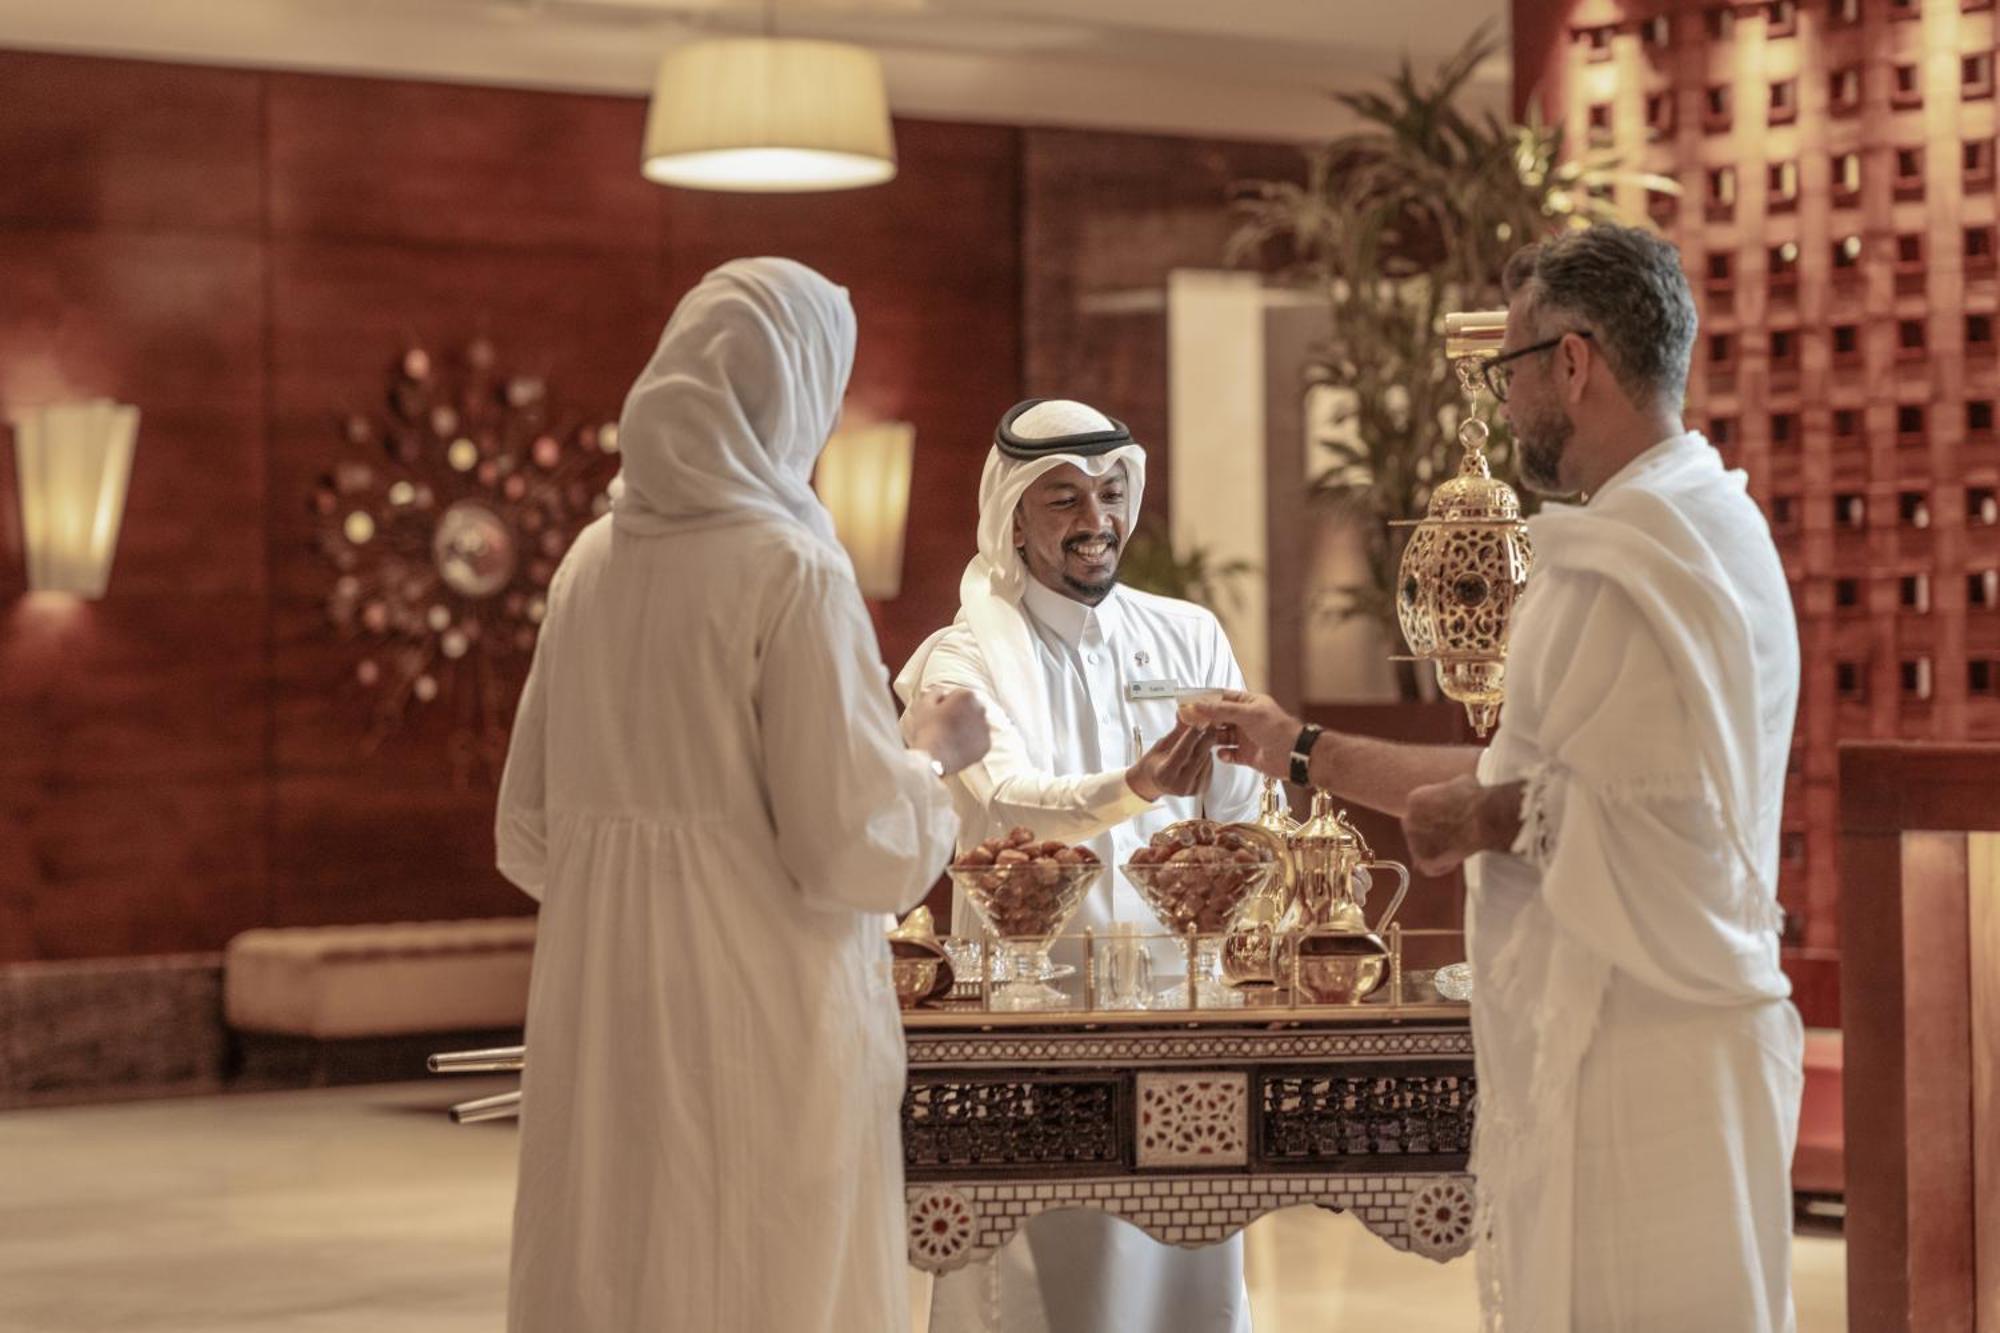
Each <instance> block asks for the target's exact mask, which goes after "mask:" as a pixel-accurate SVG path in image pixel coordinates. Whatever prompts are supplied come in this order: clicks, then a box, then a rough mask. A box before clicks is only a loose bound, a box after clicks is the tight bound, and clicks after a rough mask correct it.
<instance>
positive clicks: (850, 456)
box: [813, 421, 917, 601]
mask: <svg viewBox="0 0 2000 1333" xmlns="http://www.w3.org/2000/svg"><path fill="white" fill-rule="evenodd" d="M916 446H917V428H916V427H915V426H912V425H910V424H909V423H908V422H906V421H888V422H882V423H880V424H877V425H868V426H851V427H848V428H846V429H843V430H837V431H835V432H834V433H833V438H832V439H830V440H828V441H827V443H826V451H825V452H824V453H822V454H821V455H820V456H819V471H818V472H816V473H815V474H814V475H813V486H814V488H815V489H817V490H818V491H819V498H820V499H821V500H822V501H824V502H825V504H826V507H827V509H828V510H830V511H831V512H832V514H833V526H834V530H835V531H836V532H838V533H839V534H840V544H841V545H842V546H844V547H846V548H847V554H848V556H849V558H850V559H852V560H853V561H854V577H855V580H856V581H857V582H859V583H860V584H861V593H862V595H863V596H864V597H869V598H873V599H874V600H876V601H888V600H889V599H890V598H893V597H894V596H895V595H896V594H897V593H899V592H901V591H902V588H903V531H904V528H905V526H906V525H907V523H908V520H909V516H910V469H911V464H912V462H913V460H914V458H915V455H916Z"/></svg>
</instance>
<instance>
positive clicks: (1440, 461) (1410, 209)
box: [1228, 25, 1678, 699]
mask: <svg viewBox="0 0 2000 1333" xmlns="http://www.w3.org/2000/svg"><path fill="white" fill-rule="evenodd" d="M1499 49H1500V43H1499V42H1498V41H1497V40H1496V39H1495V38H1494V36H1493V33H1492V29H1491V27H1490V25H1488V26H1482V27H1481V28H1480V29H1478V30H1477V31H1475V32H1474V34H1473V35H1472V37H1471V39H1470V40H1469V41H1468V42H1467V43H1466V45H1465V46H1464V47H1463V48H1462V49H1461V50H1460V51H1459V52H1458V54H1456V55H1454V56H1452V57H1451V58H1450V59H1448V60H1447V61H1445V62H1444V63H1443V64H1442V65H1441V66H1439V67H1438V69H1437V70H1436V71H1435V72H1434V73H1433V74H1432V75H1431V76H1430V78H1429V79H1428V80H1425V79H1423V78H1421V77H1419V76H1418V75H1417V73H1416V72H1415V71H1414V69H1413V68H1412V67H1411V65H1410V62H1409V61H1408V59H1407V58H1406V59H1405V60H1404V61H1403V64H1402V67H1401V69H1400V70H1399V71H1398V73H1397V74H1396V75H1395V76H1394V77H1392V78H1391V79H1390V80H1389V82H1388V85H1387V87H1386V88H1385V89H1383V90H1381V91H1366V92H1356V93H1343V94H1339V95H1338V99H1339V101H1340V102H1341V103H1343V104H1344V105H1345V106H1347V107H1348V108H1349V109H1350V110H1352V111H1353V112H1354V113H1355V114H1356V115H1357V116H1358V117H1359V118H1360V120H1361V122H1362V128H1361V129H1358V130H1356V131H1354V132H1353V133H1350V134H1347V135H1343V136H1341V137H1340V138H1337V139H1335V140H1333V141H1332V142H1330V143H1327V144H1324V145H1321V146H1320V147H1318V148H1315V149H1313V150H1311V151H1310V152H1309V154H1308V167H1307V173H1306V178H1305V180H1304V182H1303V183H1299V182H1296V181H1262V180H1260V181H1244V182H1239V183H1238V184H1237V186H1236V187H1235V193H1236V199H1235V203H1234V209H1235V212H1236V215H1237V226H1236V229H1235V231H1234V232H1233V233H1232V235H1231V236H1230V239H1229V246H1228V258H1229V262H1231V263H1232V264H1242V263H1247V262H1253V261H1254V262H1257V263H1259V264H1261V265H1263V266H1265V267H1269V268H1273V269H1275V270H1276V271H1277V272H1278V273H1279V274H1281V275H1282V276H1283V277H1284V278H1286V279H1287V280H1290V281H1293V282H1297V283H1301V284H1305V285H1309V286H1311V287H1312V288H1313V289H1314V290H1316V291H1318V292H1320V293H1321V294H1322V295H1323V296H1324V297H1325V299H1326V302H1327V309H1328V314H1329V316H1330V320H1329V332H1328V334H1327V336H1326V339H1325V341H1324V342H1323V343H1322V344H1321V345H1320V346H1318V347H1317V348H1315V350H1314V357H1313V370H1312V376H1313V379H1314V380H1315V381H1316V382H1317V383H1318V384H1319V385H1321V386H1325V387H1326V388H1328V389H1331V390H1333V391H1334V395H1333V403H1334V409H1333V412H1332V414H1331V415H1332V420H1331V421H1330V423H1329V425H1330V429H1329V430H1328V431H1327V432H1326V434H1325V435H1324V436H1323V437H1322V439H1321V440H1320V445H1321V447H1322V450H1323V452H1324V456H1325V464H1326V466H1325V467H1324V469H1323V470H1321V471H1320V472H1319V474H1318V475H1317V477H1316V478H1315V480H1314V483H1313V489H1314V493H1315V496H1316V498H1317V499H1318V500H1319V501H1320V502H1321V503H1322V504H1323V505H1325V506H1327V507H1329V508H1331V509H1333V510H1336V511H1340V512H1345V513H1349V514H1355V515H1360V516H1363V517H1365V519H1367V520H1369V521H1368V522H1367V523H1366V524H1365V531H1366V533H1367V541H1368V578H1367V581H1366V582H1362V583H1354V584H1350V585H1347V586H1344V587H1340V588H1336V589H1331V590H1327V591H1328V593H1329V594H1330V595H1329V596H1327V597H1326V599H1325V600H1324V603H1323V604H1322V605H1321V606H1319V607H1317V608H1315V609H1316V610H1318V611H1321V612H1323V613H1328V614H1333V615H1335V616H1338V617H1340V618H1342V619H1346V618H1349V617H1356V616H1361V617H1368V618H1371V619H1373V620H1376V621H1378V622H1380V623H1381V625H1382V626H1383V628H1384V630H1385V632H1386V633H1387V634H1388V636H1389V640H1388V641H1389V642H1391V643H1397V642H1399V638H1398V636H1397V626H1396V608H1395V595H1394V589H1395V581H1396V571H1397V566H1398V564H1399V562H1400V561H1401V558H1402V547H1403V542H1404V540H1405V538H1404V534H1405V533H1406V532H1407V529H1401V528H1394V527H1391V526H1390V524H1391V523H1392V522H1393V521H1396V520H1406V519H1415V518H1421V517H1423V515H1424V512H1425V509H1426V506H1427V505H1428V504H1429V502H1430V494H1431V487H1432V485H1433V484H1434V483H1435V482H1437V481H1441V480H1443V479H1444V478H1446V477H1448V476H1450V475H1452V473H1453V471H1454V470H1455V466H1456V461H1457V458H1456V454H1457V444H1456V441H1457V434H1456V432H1457V429H1458V424H1459V421H1460V418H1461V415H1462V414H1463V412H1464V410H1465V400H1464V398H1463V397H1462V396H1461V394H1460V391H1459V388H1458V384H1457V381H1456V378H1455V377H1454V376H1453V375H1452V374H1451V372H1450V367H1448V366H1447V365H1446V363H1445V361H1444V358H1443V355H1442V348H1443V326H1444V316H1445V314H1446V312H1448V311H1452V310H1482V309H1491V308H1495V307H1497V306H1499V305H1500V304H1502V300H1501V293H1500V276H1501V272H1502V270H1503V269H1504V268H1505V266H1506V263H1507V260H1508V258H1509V257H1510V256H1511V255H1512V254H1513V253H1514V251H1515V250H1517V249H1518V248H1520V247H1521V246H1522V245H1524V244H1526V243H1527V242H1529V241H1532V240H1535V239H1538V238H1540V237H1543V236H1546V235H1548V234H1549V233H1550V232H1552V231H1554V230H1556V229H1559V228H1561V227H1563V226H1584V225H1587V224H1588V223H1590V222H1592V221H1595V220H1597V219H1599V218H1608V217H1611V216H1614V210H1613V208H1612V205H1611V202H1610V195H1611V187H1612V185H1613V184H1614V183H1615V182H1616V181H1618V180H1621V179H1622V180H1631V181H1637V182H1638V183H1640V184H1642V185H1644V186H1645V187H1646V188H1648V189H1651V190H1657V191H1661V192H1665V193H1676V192H1678V187H1677V186H1676V185H1675V184H1674V182H1672V181H1671V180H1667V179H1664V178H1661V177H1648V176H1639V175H1635V174H1630V173H1621V172H1619V171H1618V170H1617V169H1616V163H1615V162H1613V161H1611V160H1610V159H1608V158H1607V157H1605V156H1603V155H1587V156H1585V157H1582V158H1579V159H1575V160H1569V161H1565V160H1564V158H1563V151H1562V150H1563V143H1562V133H1561V131H1560V129H1557V128H1552V127H1547V126H1543V125H1541V124H1539V123H1538V122H1537V121H1535V120H1533V119H1531V120H1530V121H1529V122H1528V123H1527V124H1512V123H1508V122H1505V121H1502V120H1501V119H1500V118H1498V117H1496V116H1494V115H1492V114H1491V113H1486V114H1484V115H1479V116H1474V115H1472V114H1470V113H1468V112H1467V111H1466V110H1465V109H1463V108H1462V107H1461V106H1460V105H1459V102H1460V97H1461V94H1462V93H1463V91H1464V89H1465V86H1466V84H1467V82H1468V81H1469V80H1470V78H1471V77H1472V74H1473V72H1474V70H1475V69H1476V68H1477V67H1478V66H1479V65H1480V64H1481V63H1482V62H1483V61H1485V60H1486V59H1488V58H1489V57H1491V56H1492V55H1494V54H1495V53H1496V52H1497V51H1498V50H1499ZM1487 453H1488V456H1489V457H1490V458H1491V459H1492V460H1493V463H1494V467H1495V470H1496V471H1497V472H1501V473H1502V474H1503V475H1504V472H1505V470H1506V469H1507V467H1508V465H1509V464H1510V463H1511V461H1512V441H1511V440H1510V439H1509V438H1508V436H1507V435H1506V433H1505V431H1504V430H1499V429H1496V430H1495V432H1494V437H1493V441H1492V443H1491V445H1490V446H1489V447H1488V450H1487ZM1399 667H1400V669H1399V672H1398V680H1399V683H1400V685H1401V689H1402V693H1403V696H1404V697H1405V698H1412V699H1413V698H1416V697H1417V678H1416V672H1415V669H1414V667H1413V666H1412V664H1410V663H1401V664H1399Z"/></svg>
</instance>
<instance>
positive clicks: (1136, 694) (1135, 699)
mask: <svg viewBox="0 0 2000 1333" xmlns="http://www.w3.org/2000/svg"><path fill="white" fill-rule="evenodd" d="M1180 692H1181V686H1180V682H1179V681H1176V680H1134V681H1128V682H1127V683H1126V686H1125V699H1126V701H1127V702H1128V703H1139V702H1140V701H1142V700H1145V699H1177V698H1179V697H1180Z"/></svg>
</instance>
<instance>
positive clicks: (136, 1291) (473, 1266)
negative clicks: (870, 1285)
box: [0, 1079, 1845, 1333]
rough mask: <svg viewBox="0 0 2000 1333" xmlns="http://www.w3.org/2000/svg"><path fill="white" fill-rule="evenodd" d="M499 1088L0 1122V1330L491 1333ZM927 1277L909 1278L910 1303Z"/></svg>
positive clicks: (1837, 1314) (1457, 1331)
mask: <svg viewBox="0 0 2000 1333" xmlns="http://www.w3.org/2000/svg"><path fill="white" fill-rule="evenodd" d="M510 1085H511V1080H507V1079H499V1080H483V1079H450V1080H438V1081H437V1082H433V1083H425V1084H398V1085H391V1086H374V1087H350V1088H331V1089H321V1090H315V1091H311V1092H285V1093H267V1094H258V1095H238V1096H230V1097H189V1098H181V1099H176V1100H167V1101H153V1102H139V1103H124V1104H120V1105H110V1106H81V1107H68V1108H62V1109H46V1110H19V1111H8V1112H0V1182H4V1183H0V1329H5V1330H8V1333H131V1331H134V1330H144V1331H145V1333H355V1331H356V1330H362V1329H366V1330H368V1331H369V1333H474V1331H475V1330H476V1331H477V1333H496V1331H497V1330H498V1329H499V1328H500V1327H501V1325H502V1310H503V1308H504V1305H505V1284H506V1265H507V1232H508V1225H509V1211H510V1208H511V1204H512V1198H513V1167H514V1131H513V1126H512V1124H511V1123H510V1122H499V1123H495V1124H487V1125H471V1126H464V1127H459V1126H454V1125H452V1124H450V1123H449V1122H448V1121H447V1120H446V1119H445V1117H444V1108H445V1106H446V1105H448V1104H449V1103H451V1102H454V1101H460V1100H465V1099H468V1098H471V1097H475V1096H480V1095H482V1094H484V1093H487V1092H494V1091H499V1090H501V1089H503V1088H506V1087H508V1086H510ZM1794 1253H1795V1255H1796V1258H1797V1265H1798V1283H1797V1290H1798V1299H1799V1306H1800V1329H1801V1333H1840V1331H1841V1330H1842V1329H1843V1328H1844V1327H1845V1303H1844V1296H1845V1291H1844V1282H1845V1262H1844V1260H1845V1251H1844V1248H1843V1247H1842V1244H1841V1242H1840V1240H1839V1239H1838V1238H1837V1237H1832V1238H1829V1237H1821V1236H1802V1237H1800V1238H1799V1239H1798V1240H1797V1242H1796V1248H1795V1251H1794ZM1245 1264H1246V1268H1247V1276H1248V1280H1249V1284H1250V1289H1251V1302H1252V1305H1253V1308H1254V1310H1255V1313H1256V1321H1257V1329H1258V1333H1324V1331H1325V1330H1328V1329H1335V1328H1382V1327H1393V1328H1395V1329H1397V1330H1398V1333H1469V1330H1471V1329H1473V1328H1474V1327H1475V1326H1476V1324H1475V1295H1474V1289H1473V1273H1472V1265H1471V1263H1470V1262H1459V1263H1454V1264H1450V1265H1445V1266H1439V1265H1436V1264H1433V1263H1431V1262H1430V1261H1428V1260H1425V1259H1421V1258H1416V1257H1414V1256H1411V1255H1406V1254H1400V1253H1398V1252H1396V1251H1394V1250H1391V1249H1390V1248H1389V1247H1388V1246H1386V1245H1384V1244H1382V1243H1381V1242H1380V1241H1378V1240H1376V1239H1375V1238H1374V1237H1372V1236H1370V1235H1369V1234H1368V1233H1367V1232H1366V1231H1364V1230H1363V1229H1362V1228H1361V1226H1360V1224H1359V1223H1357V1222H1355V1221H1353V1219H1351V1218H1347V1217H1340V1216H1336V1215H1333V1214H1329V1213H1323V1212H1319V1211H1317V1210H1296V1211H1293V1212H1288V1213H1283V1214H1279V1215H1277V1216H1275V1217H1271V1218H1267V1219H1265V1220H1264V1221H1262V1222H1260V1223H1258V1224H1257V1225H1256V1226H1254V1227H1252V1228H1251V1230H1250V1233H1249V1240H1248V1244H1247V1246H1246V1252H1245ZM924 1286H925V1284H924V1282H923V1280H922V1279H921V1278H919V1277H917V1275H915V1274H912V1282H911V1298H912V1300H911V1303H912V1308H913V1310H920V1309H921V1305H922V1298H923V1295H924ZM921 1322H922V1321H921V1319H914V1320H913V1323H914V1324H916V1325H918V1326H919V1327H920V1326H921Z"/></svg>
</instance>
